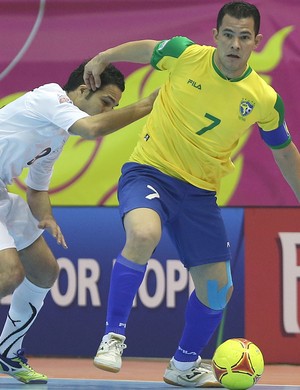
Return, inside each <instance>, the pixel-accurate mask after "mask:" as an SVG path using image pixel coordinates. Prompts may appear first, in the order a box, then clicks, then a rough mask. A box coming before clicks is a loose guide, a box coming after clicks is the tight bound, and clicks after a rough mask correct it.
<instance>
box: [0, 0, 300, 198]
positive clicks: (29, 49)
mask: <svg viewBox="0 0 300 390" xmlns="http://www.w3.org/2000/svg"><path fill="white" fill-rule="evenodd" d="M253 3H254V4H256V5H257V6H258V7H259V9H260V11H261V15H262V26H261V33H262V34H263V35H264V40H263V43H262V45H261V47H260V48H259V50H258V53H257V55H256V56H255V57H254V58H253V67H254V64H255V65H256V69H257V70H258V71H259V72H260V73H261V74H262V75H264V76H265V77H267V78H268V80H269V82H270V83H271V84H272V85H273V87H275V89H276V90H277V91H278V92H279V93H280V95H281V96H282V97H283V99H284V101H285V106H286V120H287V123H288V126H289V129H290V132H291V134H292V136H293V139H294V142H295V143H296V144H297V145H298V147H300V134H299V123H298V120H297V116H298V115H297V110H298V96H299V91H300V82H299V69H300V43H299V41H300V39H299V38H300V35H299V26H300V12H299V10H300V5H299V0H286V1H285V3H284V5H283V4H282V0H253ZM222 4H223V1H218V0H210V1H209V2H206V1H203V0H186V1H182V0H163V1H161V0H151V1H142V0H126V1H125V0H114V1H111V0H84V1H82V0H46V1H39V0H6V1H5V0H2V1H1V2H0V14H1V24H0V48H1V52H0V53H1V54H0V99H2V98H4V97H6V96H8V95H10V94H12V93H16V92H21V91H27V90H30V89H32V88H33V87H36V86H38V85H40V84H44V83H47V82H58V83H61V84H63V83H64V82H65V81H66V78H67V76H68V74H69V73H70V71H71V70H72V69H73V68H74V67H75V66H77V65H78V64H79V63H80V62H81V61H82V60H83V59H85V58H88V57H90V56H93V55H94V54H96V53H97V52H98V51H101V50H104V49H105V48H107V47H110V46H112V45H117V44H120V43H122V42H124V41H127V40H137V39H144V38H153V39H164V38H169V37H171V36H173V35H185V36H188V37H189V38H191V39H193V40H195V41H196V42H199V43H204V44H213V41H212V34H211V30H212V28H213V27H215V19H216V14H217V12H218V10H219V8H220V7H221V6H222ZM43 7H44V8H43ZM34 26H35V27H34ZM251 64H252V63H251ZM120 68H121V70H122V71H123V72H124V74H125V75H126V76H128V75H130V74H131V73H132V72H133V71H134V70H136V67H134V66H133V65H128V64H120ZM238 155H239V156H241V157H242V159H243V167H242V170H241V177H240V179H239V181H238V185H237V186H236V188H235V189H234V191H233V193H232V196H230V198H229V199H228V201H226V202H225V203H226V204H228V205H296V204H297V201H296V199H295V197H294V195H293V193H292V192H291V190H290V189H289V187H288V186H287V184H286V183H285V181H284V180H283V179H282V177H281V174H280V173H279V171H278V169H277V167H276V166H275V164H274V162H273V159H272V156H271V153H270V151H269V150H268V149H267V148H266V147H265V146H264V144H263V143H262V141H261V140H260V137H259V135H258V132H257V129H254V131H253V132H252V135H251V137H250V138H249V139H248V140H247V142H245V144H244V145H243V147H242V148H241V149H240V150H239V151H238ZM57 203H59V202H57Z"/></svg>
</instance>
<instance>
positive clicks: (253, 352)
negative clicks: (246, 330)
mask: <svg viewBox="0 0 300 390" xmlns="http://www.w3.org/2000/svg"><path fill="white" fill-rule="evenodd" d="M212 367H213V370H214V373H215V376H216V379H217V380H218V381H219V382H220V383H221V384H222V385H223V386H224V387H227V388H228V389H230V390H245V389H249V388H250V387H252V386H253V385H255V383H256V382H257V381H258V380H259V378H260V377H261V376H262V373H263V371H264V358H263V355H262V353H261V351H260V349H259V348H258V347H257V346H256V345H255V344H253V343H252V342H251V341H249V340H246V339H243V338H235V339H229V340H227V341H225V342H224V343H222V344H221V345H220V346H219V347H218V348H217V349H216V351H215V353H214V356H213V359H212Z"/></svg>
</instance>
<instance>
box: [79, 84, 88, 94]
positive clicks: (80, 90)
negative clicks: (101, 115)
mask: <svg viewBox="0 0 300 390" xmlns="http://www.w3.org/2000/svg"><path fill="white" fill-rule="evenodd" d="M87 89H88V87H87V86H86V85H85V84H81V85H79V87H78V90H79V92H80V93H81V94H83V93H85V92H86V90H87Z"/></svg>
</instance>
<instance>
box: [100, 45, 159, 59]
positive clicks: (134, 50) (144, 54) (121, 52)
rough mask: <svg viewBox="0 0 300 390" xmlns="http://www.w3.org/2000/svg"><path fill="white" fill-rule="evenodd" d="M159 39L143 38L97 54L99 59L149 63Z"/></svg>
mask: <svg viewBox="0 0 300 390" xmlns="http://www.w3.org/2000/svg"><path fill="white" fill-rule="evenodd" d="M157 43H158V41H154V40H142V41H134V42H128V43H124V44H122V45H119V46H116V47H113V48H110V49H107V50H105V51H103V52H101V53H99V54H98V55H97V57H98V60H99V61H102V62H106V63H110V62H134V63H139V64H149V63H150V60H151V56H152V53H153V50H154V47H155V45H156V44H157Z"/></svg>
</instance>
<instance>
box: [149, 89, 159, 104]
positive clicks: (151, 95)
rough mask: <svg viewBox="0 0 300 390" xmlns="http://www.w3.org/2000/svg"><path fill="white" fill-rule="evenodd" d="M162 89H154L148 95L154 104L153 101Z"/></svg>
mask: <svg viewBox="0 0 300 390" xmlns="http://www.w3.org/2000/svg"><path fill="white" fill-rule="evenodd" d="M159 91H160V88H157V89H156V90H155V91H153V92H152V93H151V94H150V95H149V96H148V99H149V101H150V103H151V104H152V106H153V103H154V101H155V99H156V98H157V95H158V93H159Z"/></svg>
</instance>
